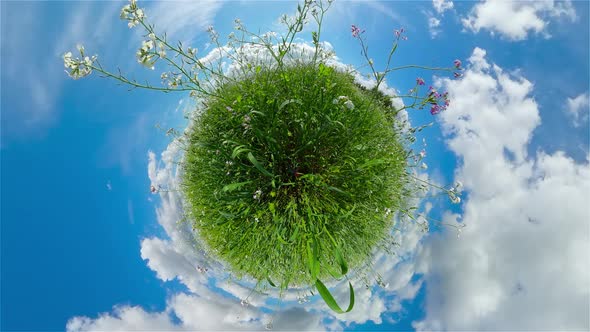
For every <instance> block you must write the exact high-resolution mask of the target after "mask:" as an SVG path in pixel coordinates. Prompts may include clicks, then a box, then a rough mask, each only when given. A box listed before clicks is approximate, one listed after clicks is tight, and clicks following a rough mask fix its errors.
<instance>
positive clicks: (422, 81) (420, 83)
mask: <svg viewBox="0 0 590 332" xmlns="http://www.w3.org/2000/svg"><path fill="white" fill-rule="evenodd" d="M416 84H418V85H424V79H423V78H422V77H418V78H416Z"/></svg>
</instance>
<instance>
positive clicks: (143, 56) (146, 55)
mask: <svg viewBox="0 0 590 332" xmlns="http://www.w3.org/2000/svg"><path fill="white" fill-rule="evenodd" d="M148 38H149V39H148V40H144V41H143V42H141V47H140V48H139V50H137V53H136V56H137V62H139V63H141V64H142V65H144V66H146V67H148V68H150V69H154V64H155V63H156V61H157V60H158V59H157V58H156V56H158V57H159V58H161V59H163V58H165V57H166V45H165V44H164V43H163V42H162V41H157V38H156V35H155V34H154V33H153V32H150V33H149V34H148ZM156 42H157V44H158V50H157V52H156V51H155V50H154V49H155V47H156ZM152 50H154V51H152Z"/></svg>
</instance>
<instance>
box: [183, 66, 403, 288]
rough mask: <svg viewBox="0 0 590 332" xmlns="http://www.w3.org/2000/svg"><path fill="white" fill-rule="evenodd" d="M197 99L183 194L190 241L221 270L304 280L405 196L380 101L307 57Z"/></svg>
mask: <svg viewBox="0 0 590 332" xmlns="http://www.w3.org/2000/svg"><path fill="white" fill-rule="evenodd" d="M204 105H205V107H204V109H203V112H202V113H201V114H200V115H199V116H198V117H197V118H196V119H194V120H193V121H195V122H194V124H193V127H192V130H191V132H190V133H188V145H187V151H186V153H185V159H184V161H183V165H182V166H183V180H182V181H183V182H182V191H183V194H184V196H185V200H186V204H187V210H188V213H189V215H190V217H191V220H192V222H193V228H194V229H195V230H196V234H197V236H198V237H199V239H200V241H201V242H202V243H203V244H204V245H205V246H206V248H207V249H208V251H209V252H210V253H211V254H212V255H213V256H214V257H216V258H217V259H219V260H221V261H223V262H224V263H226V266H228V267H229V269H230V270H231V273H232V274H235V275H236V276H238V277H245V276H247V277H252V278H254V279H256V280H260V281H263V280H268V282H269V283H270V284H271V285H277V287H280V288H281V289H286V288H289V287H307V286H313V285H314V283H315V282H316V280H317V279H322V280H324V281H326V280H327V281H329V280H333V279H335V278H336V279H337V278H340V277H341V276H342V275H343V274H346V272H347V271H348V269H354V268H355V267H359V266H361V265H362V264H363V263H364V262H366V261H367V260H369V259H370V258H371V254H372V252H373V250H374V249H375V247H376V246H377V245H378V244H379V242H380V241H383V240H384V239H385V238H386V237H387V236H388V234H389V233H390V231H391V229H392V227H393V225H394V219H393V213H395V211H397V210H399V208H400V207H401V206H403V204H404V201H405V200H407V196H408V194H407V192H406V189H405V184H406V183H407V182H408V173H407V152H406V149H405V146H404V141H403V139H402V136H403V135H402V133H401V132H400V130H398V129H397V128H398V127H399V126H397V125H396V123H397V121H398V120H397V118H396V110H395V109H394V108H393V107H392V105H391V103H390V101H389V99H388V98H387V97H385V96H383V95H382V94H381V93H380V92H377V91H376V90H367V89H364V88H362V87H360V86H359V85H358V84H356V83H355V81H354V78H353V77H352V75H350V74H349V73H345V72H340V71H337V70H335V69H333V68H331V67H329V66H326V65H324V64H319V65H318V64H311V63H310V64H298V65H291V66H284V67H269V68H261V67H257V68H255V69H252V73H251V74H250V75H244V76H243V77H241V78H238V79H236V80H233V81H228V82H227V83H223V84H220V85H219V86H218V87H216V89H215V91H214V93H213V94H212V96H211V97H209V98H208V99H207V100H205V102H204ZM279 285H280V286H279Z"/></svg>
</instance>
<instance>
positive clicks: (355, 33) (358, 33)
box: [350, 24, 365, 38]
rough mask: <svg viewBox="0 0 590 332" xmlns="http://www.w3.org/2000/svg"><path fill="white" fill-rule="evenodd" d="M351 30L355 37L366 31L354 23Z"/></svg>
mask: <svg viewBox="0 0 590 332" xmlns="http://www.w3.org/2000/svg"><path fill="white" fill-rule="evenodd" d="M350 32H352V36H353V37H354V38H357V37H358V36H359V35H360V34H362V33H364V32H365V30H361V29H360V28H359V27H357V26H356V25H354V24H353V25H351V27H350Z"/></svg>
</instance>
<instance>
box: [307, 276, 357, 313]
mask: <svg viewBox="0 0 590 332" xmlns="http://www.w3.org/2000/svg"><path fill="white" fill-rule="evenodd" d="M315 287H316V288H317V289H318V292H319V293H320V296H321V297H322V299H324V302H326V304H327V305H328V307H330V309H332V310H333V311H334V312H336V313H339V314H343V313H346V312H350V311H351V310H352V308H354V289H353V288H352V284H351V283H350V282H348V287H349V290H350V303H349V305H348V308H347V309H346V311H344V310H342V308H340V306H339V305H338V303H336V300H335V299H334V297H333V296H332V293H330V291H329V290H328V288H327V287H326V286H325V285H324V284H323V283H322V282H321V281H320V279H316V281H315Z"/></svg>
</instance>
